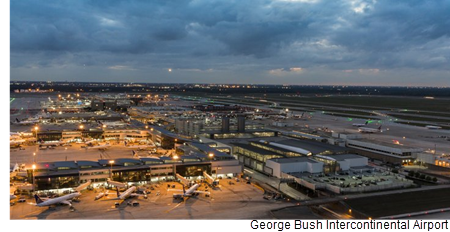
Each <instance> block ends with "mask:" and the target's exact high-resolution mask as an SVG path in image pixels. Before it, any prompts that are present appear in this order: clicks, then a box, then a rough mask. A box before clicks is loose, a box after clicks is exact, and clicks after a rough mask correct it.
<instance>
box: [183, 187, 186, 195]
mask: <svg viewBox="0 0 450 232" xmlns="http://www.w3.org/2000/svg"><path fill="white" fill-rule="evenodd" d="M185 193H186V189H185V188H184V185H183V194H185Z"/></svg>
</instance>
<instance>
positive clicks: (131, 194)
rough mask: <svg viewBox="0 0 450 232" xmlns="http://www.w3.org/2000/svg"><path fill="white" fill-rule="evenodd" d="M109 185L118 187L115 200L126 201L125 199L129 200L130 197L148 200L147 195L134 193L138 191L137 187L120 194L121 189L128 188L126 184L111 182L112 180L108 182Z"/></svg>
mask: <svg viewBox="0 0 450 232" xmlns="http://www.w3.org/2000/svg"><path fill="white" fill-rule="evenodd" d="M107 183H108V184H110V185H113V186H115V187H116V191H117V198H115V199H117V200H125V199H127V198H129V197H139V196H142V197H144V198H145V199H147V194H139V193H134V192H136V190H137V188H136V186H131V187H130V188H128V189H127V190H125V191H124V192H122V193H120V192H119V187H121V188H123V187H124V186H126V185H125V184H124V183H121V182H116V181H111V180H108V181H107Z"/></svg>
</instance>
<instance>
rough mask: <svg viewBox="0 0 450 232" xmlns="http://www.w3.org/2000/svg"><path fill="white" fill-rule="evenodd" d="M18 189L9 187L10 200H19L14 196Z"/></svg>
mask: <svg viewBox="0 0 450 232" xmlns="http://www.w3.org/2000/svg"><path fill="white" fill-rule="evenodd" d="M16 189H17V188H16V187H15V186H10V187H9V200H14V199H16V198H17V196H16V195H14V192H15V191H16Z"/></svg>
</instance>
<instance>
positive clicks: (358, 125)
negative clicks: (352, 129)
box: [353, 121, 369, 127]
mask: <svg viewBox="0 0 450 232" xmlns="http://www.w3.org/2000/svg"><path fill="white" fill-rule="evenodd" d="M368 123H369V121H366V122H365V123H364V124H362V123H353V126H356V127H363V126H367V124H368Z"/></svg>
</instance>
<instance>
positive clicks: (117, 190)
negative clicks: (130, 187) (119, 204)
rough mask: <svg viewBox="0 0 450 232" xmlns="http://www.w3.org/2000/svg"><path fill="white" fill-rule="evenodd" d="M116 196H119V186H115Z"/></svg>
mask: <svg viewBox="0 0 450 232" xmlns="http://www.w3.org/2000/svg"><path fill="white" fill-rule="evenodd" d="M116 192H117V197H120V193H119V187H117V186H116Z"/></svg>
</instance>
